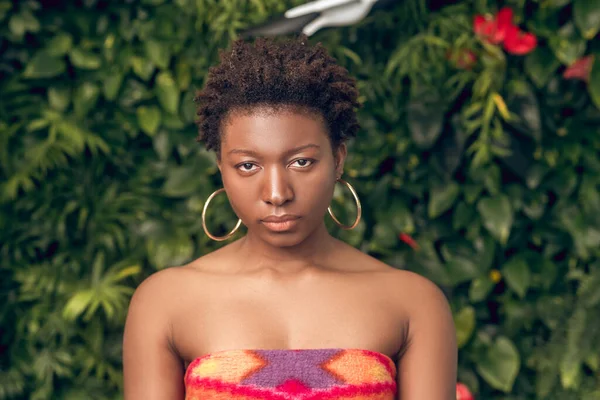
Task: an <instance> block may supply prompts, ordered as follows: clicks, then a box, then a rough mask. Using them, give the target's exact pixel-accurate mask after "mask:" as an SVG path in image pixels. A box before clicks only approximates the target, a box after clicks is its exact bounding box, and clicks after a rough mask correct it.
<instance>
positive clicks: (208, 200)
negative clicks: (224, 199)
mask: <svg viewBox="0 0 600 400" xmlns="http://www.w3.org/2000/svg"><path fill="white" fill-rule="evenodd" d="M224 191H225V188H221V189H217V190H215V191H214V192H212V194H211V195H210V196H208V199H206V203H204V208H203V209H202V229H204V233H206V236H208V237H209V238H211V239H212V240H216V241H217V242H221V241H223V240H227V239H229V238H230V237H231V236H233V234H234V233H235V232H236V231H237V230H238V228H239V227H240V225H242V220H241V219H239V218H238V222H237V224H236V225H235V228H233V230H232V231H231V232H229V233H228V234H227V235H225V236H214V235H213V234H212V233H210V232H209V231H208V228H206V209H207V208H208V204H209V203H210V202H211V200H212V199H213V198H214V197H215V196H216V195H218V194H219V193H221V192H224Z"/></svg>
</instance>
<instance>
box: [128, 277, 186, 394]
mask: <svg viewBox="0 0 600 400" xmlns="http://www.w3.org/2000/svg"><path fill="white" fill-rule="evenodd" d="M173 272H176V271H169V270H163V271H161V272H158V273H156V274H154V275H152V276H150V277H149V278H148V279H146V280H145V281H144V282H143V283H142V284H141V285H140V286H139V287H138V288H137V290H136V291H135V293H134V295H133V297H132V299H131V304H130V305H129V312H128V314H127V321H126V323H125V332H124V336H123V375H124V380H125V382H124V383H125V400H154V399H156V400H159V399H160V400H163V399H170V400H171V399H172V400H183V399H184V396H185V390H184V384H183V374H184V367H183V363H182V361H181V360H180V358H179V357H178V355H177V354H176V351H175V349H174V348H173V346H172V342H171V339H170V338H171V325H170V318H169V315H170V313H169V309H170V307H172V306H170V304H172V302H169V301H168V298H169V292H171V291H173V289H174V287H173V285H174V284H176V281H174V279H173Z"/></svg>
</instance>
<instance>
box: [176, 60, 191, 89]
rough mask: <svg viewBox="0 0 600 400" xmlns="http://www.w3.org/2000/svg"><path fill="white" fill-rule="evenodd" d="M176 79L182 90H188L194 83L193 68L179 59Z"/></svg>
mask: <svg viewBox="0 0 600 400" xmlns="http://www.w3.org/2000/svg"><path fill="white" fill-rule="evenodd" d="M175 79H176V80H177V85H178V86H179V89H180V90H186V89H187V88H188V87H189V86H190V83H192V68H191V66H190V65H189V64H188V63H187V62H185V61H183V60H179V61H178V62H177V65H175Z"/></svg>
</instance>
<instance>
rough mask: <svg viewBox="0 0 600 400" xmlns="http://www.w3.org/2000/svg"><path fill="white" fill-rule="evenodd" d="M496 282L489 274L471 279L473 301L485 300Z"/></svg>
mask: <svg viewBox="0 0 600 400" xmlns="http://www.w3.org/2000/svg"><path fill="white" fill-rule="evenodd" d="M494 286H495V284H494V281H492V280H491V279H490V278H489V277H488V276H481V277H479V278H476V279H473V280H472V281H471V286H470V287H469V300H470V301H471V302H472V303H477V302H480V301H483V300H485V299H486V298H487V296H488V295H489V294H490V292H491V291H492V289H493V288H494Z"/></svg>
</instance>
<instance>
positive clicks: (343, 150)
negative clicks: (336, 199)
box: [334, 143, 348, 179]
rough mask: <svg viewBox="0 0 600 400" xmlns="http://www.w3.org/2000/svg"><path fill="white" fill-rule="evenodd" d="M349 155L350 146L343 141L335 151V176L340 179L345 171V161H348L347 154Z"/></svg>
mask: <svg viewBox="0 0 600 400" xmlns="http://www.w3.org/2000/svg"><path fill="white" fill-rule="evenodd" d="M347 155H348V148H347V147H346V143H342V144H340V145H339V146H338V148H337V150H336V151H335V155H334V158H335V177H336V179H340V178H341V177H342V174H343V173H344V162H345V161H346V156H347Z"/></svg>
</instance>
